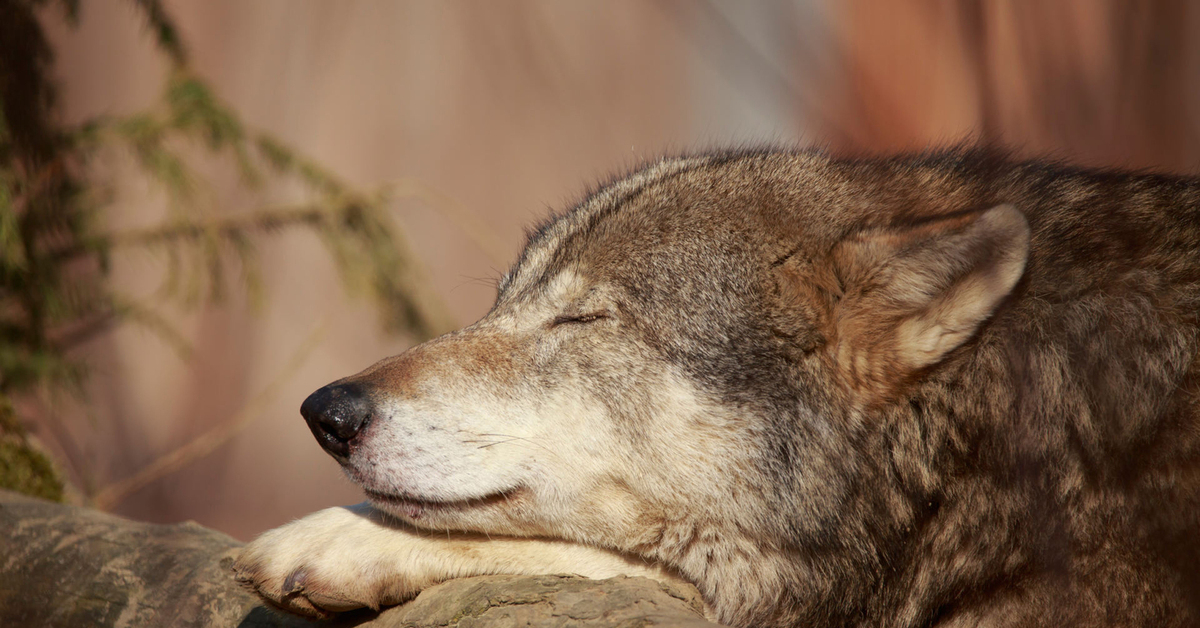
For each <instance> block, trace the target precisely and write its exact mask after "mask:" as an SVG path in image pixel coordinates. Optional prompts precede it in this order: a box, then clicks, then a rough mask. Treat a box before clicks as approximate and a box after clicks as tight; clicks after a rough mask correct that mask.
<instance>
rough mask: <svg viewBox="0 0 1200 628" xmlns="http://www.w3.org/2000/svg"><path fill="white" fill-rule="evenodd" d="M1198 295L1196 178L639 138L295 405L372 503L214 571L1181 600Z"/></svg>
mask: <svg viewBox="0 0 1200 628" xmlns="http://www.w3.org/2000/svg"><path fill="white" fill-rule="evenodd" d="M1198 306H1200V181H1197V180H1194V179H1187V178H1175V177H1168V176H1160V175H1153V174H1138V173H1123V172H1108V171H1087V170H1079V169H1072V168H1068V167H1062V166H1058V165H1050V164H1045V163H1036V162H1032V163H1014V162H1011V161H1008V160H1007V159H1006V158H1004V157H1003V156H1002V155H997V154H995V153H990V152H987V151H973V150H955V151H948V152H942V153H931V154H922V155H908V156H898V157H886V158H872V159H835V158H831V157H828V156H826V155H823V154H821V153H818V152H804V151H796V152H772V151H762V152H732V153H720V154H711V155H700V156H695V157H685V158H678V159H665V160H662V161H659V162H657V163H654V164H651V165H650V166H648V167H646V168H644V169H642V170H640V171H637V172H635V173H633V174H631V175H629V176H626V177H624V178H620V179H617V180H615V181H613V182H612V183H610V184H608V185H606V186H603V187H601V188H600V189H598V190H597V191H595V192H594V193H593V194H590V195H589V196H587V197H586V198H585V199H584V200H583V201H582V202H580V203H579V204H578V205H577V206H575V207H574V208H572V209H570V210H568V211H566V212H565V213H563V214H561V215H559V216H557V217H554V218H552V219H551V220H549V221H548V222H546V223H545V224H544V225H543V226H542V227H541V228H539V229H538V230H537V231H536V232H534V233H533V234H532V235H531V237H530V239H529V242H528V245H527V246H526V248H525V250H524V252H523V253H522V254H521V256H520V259H519V260H518V261H517V263H516V265H515V266H514V267H513V268H512V270H511V271H510V272H509V273H508V274H507V275H506V276H505V277H504V278H503V280H502V281H501V283H500V285H499V296H498V298H497V300H496V304H495V306H494V307H493V308H492V310H491V311H490V312H489V313H488V314H487V315H486V316H484V317H483V318H482V319H481V320H480V321H479V322H477V323H475V324H474V325H471V326H469V327H467V328H465V329H463V330H461V331H458V332H455V333H452V334H449V335H447V336H443V337H441V338H438V339H435V340H432V341H430V342H428V343H425V344H423V345H420V346H418V347H416V348H413V349H411V350H409V351H407V352H405V353H404V354H402V355H400V356H396V357H393V358H389V359H386V360H384V361H382V362H380V363H378V364H376V365H374V366H372V367H371V368H369V369H367V370H366V371H363V372H362V373H359V374H357V375H354V376H352V377H348V378H346V379H344V380H340V381H339V382H335V383H334V384H331V385H330V386H327V387H325V388H322V389H321V390H320V391H317V392H316V393H314V395H313V396H311V397H310V398H309V399H308V400H306V401H305V404H304V407H303V408H302V413H303V414H304V415H305V418H306V419H307V420H308V421H309V424H310V427H311V428H312V430H313V432H314V434H315V435H316V437H317V439H318V441H320V442H321V444H322V446H324V447H325V448H326V449H327V450H328V451H329V452H330V453H331V454H332V455H334V457H335V458H337V459H338V460H339V461H340V462H341V463H342V465H343V467H344V469H345V471H346V472H347V473H348V474H349V475H350V477H351V478H353V479H354V480H355V481H356V482H357V483H359V484H360V485H361V486H362V487H363V488H364V489H365V491H366V494H367V497H368V499H369V501H368V502H367V503H366V504H364V505H361V506H358V507H353V508H347V509H330V510H327V511H322V512H319V513H316V514H314V515H312V516H310V517H307V518H305V519H301V520H299V521H296V522H293V523H291V524H289V525H286V526H284V527H282V528H279V529H276V530H273V531H270V532H268V533H266V534H264V535H263V536H262V537H260V538H259V539H258V540H256V541H255V542H254V543H252V544H250V545H249V546H248V547H247V548H246V549H245V551H244V552H243V554H242V555H241V557H240V558H239V560H238V562H237V565H236V570H237V572H238V575H239V578H241V579H242V580H243V581H245V582H247V583H248V584H249V585H250V586H252V587H253V588H254V589H255V590H256V591H257V592H258V593H259V594H260V595H261V596H262V597H263V598H264V599H266V600H267V601H269V602H271V603H272V604H275V605H277V606H280V607H282V608H285V609H288V610H291V611H293V612H300V613H306V614H315V615H328V614H332V613H335V612H339V611H343V610H348V609H351V608H356V607H362V606H369V607H374V608H378V607H379V606H380V605H386V604H395V603H399V602H401V601H403V600H404V599H406V598H408V597H410V596H411V595H413V594H414V593H415V592H416V591H417V590H419V589H420V588H422V587H424V586H428V585H429V584H431V583H434V582H437V581H439V580H443V579H446V578H451V577H456V576H464V575H478V574H487V573H561V572H569V573H580V574H583V575H588V576H593V577H604V576H608V575H615V574H618V573H626V574H635V575H648V576H651V577H656V578H659V579H664V580H670V579H674V578H679V579H683V580H685V581H688V582H691V583H694V584H695V585H696V586H697V587H698V588H699V590H700V591H701V593H702V594H703V596H704V599H705V600H706V603H707V604H708V607H709V609H710V612H711V614H712V616H713V617H715V618H717V619H719V620H720V621H722V622H724V623H727V624H730V625H733V626H800V625H804V626H820V627H830V626H894V627H902V626H1099V625H1106V626H1107V625H1128V626H1195V625H1200V416H1198V413H1200V399H1198V397H1197V395H1198V394H1200V365H1198V363H1197V349H1198V343H1200V338H1198V332H1200V328H1198V322H1200V321H1198V320H1197V319H1198V315H1200V309H1198ZM447 531H451V532H450V533H447Z"/></svg>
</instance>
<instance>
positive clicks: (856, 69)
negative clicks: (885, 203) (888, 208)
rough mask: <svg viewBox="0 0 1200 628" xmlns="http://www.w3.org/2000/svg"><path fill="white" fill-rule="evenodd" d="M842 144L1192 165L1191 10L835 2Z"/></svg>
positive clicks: (1196, 52)
mask: <svg viewBox="0 0 1200 628" xmlns="http://www.w3.org/2000/svg"><path fill="white" fill-rule="evenodd" d="M830 8H831V10H832V11H833V12H834V14H835V19H834V20H833V23H834V25H835V29H836V30H837V35H836V36H835V37H834V38H833V40H834V41H835V42H837V43H836V50H835V51H834V52H835V57H836V59H837V63H838V65H840V70H841V71H840V72H835V73H834V74H833V75H834V76H837V77H838V78H837V79H834V80H833V81H831V82H830V83H829V84H828V85H826V86H824V87H825V89H826V90H828V94H829V97H828V98H826V99H824V100H825V102H826V103H827V107H826V108H825V109H823V110H822V112H821V113H822V116H821V118H822V119H821V124H820V126H821V127H823V129H824V131H823V134H824V135H826V136H827V137H828V138H829V141H830V144H831V145H832V146H833V147H834V148H835V149H837V150H842V151H848V152H871V151H880V150H913V149H921V148H926V147H928V146H931V145H939V144H941V145H944V144H947V143H953V142H960V141H964V140H966V141H976V140H978V141H983V142H989V143H998V144H1000V145H1002V146H1007V147H1010V148H1013V149H1014V150H1016V151H1017V152H1018V154H1020V155H1022V156H1031V157H1047V156H1048V157H1052V158H1063V159H1067V160H1068V161H1071V162H1074V163H1080V164H1084V165H1096V166H1122V167H1130V168H1154V169H1159V170H1168V171H1175V172H1192V171H1194V170H1195V168H1196V165H1197V164H1198V163H1200V132H1198V128H1197V122H1196V119H1197V118H1196V113H1197V112H1198V111H1200V90H1198V89H1197V81H1196V79H1195V77H1196V76H1197V75H1200V44H1198V41H1197V39H1196V38H1195V37H1192V36H1190V35H1191V33H1194V32H1196V30H1197V28H1200V10H1198V9H1197V8H1196V7H1195V5H1193V4H1190V3H1186V2H1181V1H1178V0H1160V1H1153V2H1136V3H1130V2H1121V1H1119V0H1102V1H1095V2H1093V1H1091V0H1077V1H1074V2H1043V3H1032V2H1031V3H1008V2H978V3H976V2H967V3H959V2H938V3H921V4H914V3H881V2H869V1H866V0H850V1H849V2H839V3H830Z"/></svg>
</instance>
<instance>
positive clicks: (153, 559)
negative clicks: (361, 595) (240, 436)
mask: <svg viewBox="0 0 1200 628" xmlns="http://www.w3.org/2000/svg"><path fill="white" fill-rule="evenodd" d="M239 547H241V544H240V543H238V542H237V541H236V540H234V539H232V538H230V537H228V536H226V535H224V534H221V533H220V532H216V531H213V530H209V529H206V528H204V527H202V526H199V525H197V524H195V523H191V522H189V523H181V524H174V525H154V524H147V523H138V522H134V521H129V520H126V519H122V518H120V517H115V516H113V515H109V514H106V513H102V512H98V511H95V510H90V509H86V508H78V507H74V506H64V505H62V504H54V503H51V502H46V501H42V500H40V499H34V498H30V497H26V496H23V495H19V494H17V493H12V492H8V491H0V626H64V627H67V626H70V627H75V626H111V627H124V626H172V627H176V626H178V627H187V626H197V627H198V626H229V627H238V628H252V627H258V628H266V627H272V628H284V627H288V628H292V627H301V626H303V627H315V626H329V627H332V626H363V627H367V628H375V627H395V628H399V627H401V626H403V627H406V628H408V627H412V628H418V627H420V628H424V627H434V626H438V627H441V626H447V627H461V628H486V627H491V626H495V627H499V626H505V627H509V626H554V627H559V626H564V627H565V626H581V627H583V626H586V627H589V628H591V627H595V628H600V627H613V628H616V627H618V626H619V627H622V628H624V627H632V626H639V627H640V626H677V627H680V628H684V627H686V628H704V627H707V628H716V626H717V625H716V624H713V623H711V622H708V621H705V620H704V619H703V617H701V615H700V611H699V609H700V608H701V604H700V598H699V594H698V593H697V592H696V590H695V589H694V588H691V587H688V588H687V590H675V589H672V588H668V587H667V586H665V585H663V584H660V583H658V582H656V581H653V580H647V579H645V578H612V579H609V580H588V579H586V578H580V577H576V576H487V577H478V578H463V579H459V580H451V581H449V582H446V583H443V584H440V585H438V586H435V587H432V588H430V589H427V590H425V591H423V592H422V593H421V594H420V595H418V596H417V597H416V598H415V599H413V600H412V601H410V602H408V603H407V604H404V605H401V606H397V607H394V608H390V609H387V610H385V611H383V612H382V613H379V614H375V613H370V612H365V611H364V612H360V613H354V614H352V615H351V616H348V617H344V618H341V619H339V620H337V621H334V622H316V621H308V620H304V619H300V618H296V617H290V616H284V615H280V614H277V613H275V612H273V611H270V610H268V609H266V608H264V607H263V606H261V605H260V603H259V602H258V599H257V598H256V597H254V596H253V595H252V594H250V593H249V592H247V591H246V590H244V589H242V588H241V587H240V586H238V585H237V583H236V582H235V581H234V579H233V577H232V575H231V572H230V570H229V565H230V564H231V563H232V560H233V556H234V555H235V554H236V552H237V550H238V548H239Z"/></svg>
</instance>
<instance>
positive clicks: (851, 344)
mask: <svg viewBox="0 0 1200 628" xmlns="http://www.w3.org/2000/svg"><path fill="white" fill-rule="evenodd" d="M1028 255H1029V225H1028V223H1026V221H1025V217H1024V216H1023V215H1022V214H1021V212H1019V211H1017V210H1016V208H1014V207H1012V206H1011V205H1000V206H998V207H993V208H992V209H989V210H987V211H984V212H976V213H971V214H966V215H961V216H956V217H953V218H945V219H939V220H936V221H932V222H928V223H923V224H919V225H915V226H911V227H905V228H900V229H886V230H881V231H873V232H869V233H864V234H860V235H857V236H854V237H851V238H848V239H846V240H844V241H843V242H841V243H840V244H838V245H837V246H836V247H835V248H834V250H833V252H832V255H831V257H830V269H831V270H832V273H833V275H834V276H835V278H836V282H837V286H838V288H839V290H840V292H841V294H840V295H839V297H840V298H837V299H836V300H835V302H834V304H833V307H832V312H831V320H830V321H829V326H830V327H831V329H830V332H831V336H832V338H831V340H833V342H831V343H830V347H831V352H832V355H833V358H834V360H835V362H836V363H837V365H838V367H839V370H840V371H841V372H842V373H843V374H844V375H845V376H846V378H847V382H848V383H849V384H850V385H851V387H852V388H854V389H857V390H858V391H860V392H864V393H868V394H869V395H870V396H873V397H878V396H888V395H890V394H891V393H892V392H894V391H895V390H896V389H897V388H899V387H900V386H902V385H903V384H904V383H905V382H906V381H908V380H909V379H910V378H911V377H913V376H914V375H915V374H916V373H917V372H918V371H920V370H921V369H924V368H926V367H929V366H932V365H934V364H937V363H938V362H940V361H941V360H942V359H944V358H945V357H946V355H947V354H948V353H950V352H951V351H953V350H954V349H956V348H958V347H959V346H960V345H962V344H963V343H964V342H966V341H967V339H968V338H970V337H971V336H972V335H973V334H974V333H975V332H976V330H978V329H979V326H980V325H981V324H982V323H983V322H984V321H985V320H987V319H988V318H989V317H990V316H991V315H992V313H993V312H994V311H995V310H996V308H997V307H998V306H999V305H1000V303H1001V301H1003V300H1004V298H1005V297H1006V296H1008V294H1009V293H1010V292H1011V291H1012V289H1013V287H1014V286H1015V285H1016V284H1017V281H1018V280H1019V279H1020V278H1021V275H1022V273H1024V271H1025V261H1026V259H1027V258H1028Z"/></svg>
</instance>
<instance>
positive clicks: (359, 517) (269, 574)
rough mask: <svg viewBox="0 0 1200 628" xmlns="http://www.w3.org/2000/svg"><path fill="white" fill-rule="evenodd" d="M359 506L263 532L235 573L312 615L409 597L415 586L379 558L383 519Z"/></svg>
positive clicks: (279, 602)
mask: <svg viewBox="0 0 1200 628" xmlns="http://www.w3.org/2000/svg"><path fill="white" fill-rule="evenodd" d="M356 510H357V509H356V508H330V509H327V510H322V511H320V512H317V513H314V514H312V515H309V516H308V517H305V518H303V519H301V520H299V521H294V522H292V523H289V524H287V525H285V526H282V527H280V528H276V529H274V530H270V531H268V532H266V533H264V534H263V535H262V536H260V537H259V538H257V539H255V540H254V542H252V543H250V544H249V545H247V546H246V547H245V548H244V549H243V550H242V552H241V554H240V555H239V556H238V558H237V560H236V561H235V562H234V564H233V571H234V575H235V577H236V578H237V580H238V582H240V583H242V584H243V585H245V586H246V587H248V588H249V589H251V590H252V591H253V592H254V593H255V594H257V595H258V596H259V597H260V598H262V600H263V601H264V602H266V603H267V604H269V605H271V606H274V607H276V608H279V609H281V610H284V611H287V612H290V613H295V614H298V615H304V616H308V617H320V618H327V617H330V616H332V615H335V614H337V613H343V612H346V611H351V610H354V609H359V608H364V607H365V608H371V609H374V610H378V609H379V608H380V607H381V606H389V605H393V604H399V603H401V602H403V601H405V600H406V599H408V598H409V597H411V596H412V595H413V594H415V593H416V590H415V589H416V587H412V586H406V585H408V584H409V583H408V582H407V581H408V580H409V579H408V578H406V577H405V576H404V575H403V574H400V573H396V570H395V568H394V567H393V566H391V565H386V564H382V563H381V562H380V560H381V556H380V553H379V551H378V550H379V548H378V547H377V544H376V543H375V542H373V541H375V540H377V537H378V536H379V534H380V532H381V530H380V528H379V525H378V524H377V523H375V522H372V521H371V520H370V519H369V518H368V517H366V516H364V514H362V513H361V512H356ZM387 533H388V532H385V534H387ZM390 533H391V534H396V533H395V532H394V531H393V532H390Z"/></svg>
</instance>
